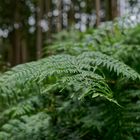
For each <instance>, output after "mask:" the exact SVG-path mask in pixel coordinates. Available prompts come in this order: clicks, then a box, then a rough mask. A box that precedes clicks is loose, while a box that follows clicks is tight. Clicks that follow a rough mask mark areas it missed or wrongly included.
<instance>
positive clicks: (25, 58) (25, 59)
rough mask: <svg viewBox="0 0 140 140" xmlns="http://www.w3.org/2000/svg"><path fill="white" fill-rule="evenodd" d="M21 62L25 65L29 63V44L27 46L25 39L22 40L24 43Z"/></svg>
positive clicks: (22, 44)
mask: <svg viewBox="0 0 140 140" xmlns="http://www.w3.org/2000/svg"><path fill="white" fill-rule="evenodd" d="M21 61H22V63H25V62H27V61H28V55H27V44H26V40H25V39H22V42H21Z"/></svg>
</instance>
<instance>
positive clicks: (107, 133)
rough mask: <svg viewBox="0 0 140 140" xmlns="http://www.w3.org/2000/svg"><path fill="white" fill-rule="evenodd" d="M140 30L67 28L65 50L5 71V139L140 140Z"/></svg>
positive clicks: (0, 127) (1, 116)
mask: <svg viewBox="0 0 140 140" xmlns="http://www.w3.org/2000/svg"><path fill="white" fill-rule="evenodd" d="M139 29H140V27H139V26H136V27H133V28H130V29H128V28H125V29H122V28H121V27H120V26H119V25H117V24H116V23H115V24H114V25H113V24H112V26H107V27H106V28H105V27H104V26H102V27H100V28H99V29H96V30H92V29H90V30H88V31H87V32H85V33H78V32H76V33H75V32H73V33H70V34H66V32H63V33H62V34H61V35H62V40H63V43H59V42H61V41H62V40H61V35H60V36H59V37H60V38H59V37H58V38H59V40H57V43H54V44H53V45H51V47H52V48H51V49H48V50H47V54H58V53H61V54H58V55H53V56H50V57H47V58H44V59H41V60H39V61H36V62H30V63H26V64H22V65H18V66H16V67H14V68H12V69H11V70H9V71H7V72H5V73H4V74H2V76H1V77H0V120H1V121H0V139H1V140H7V139H8V140H9V139H10V140H18V139H20V140H31V139H32V140H59V139H63V140H86V139H91V140H99V139H101V140H110V139H111V140H130V139H131V140H139V136H140V75H139V73H140V68H139V65H140V63H139V62H140V49H139V48H140V46H139V40H140V36H139ZM73 34H76V37H74V35H73ZM64 38H65V39H64ZM133 39H134V40H133ZM64 40H65V41H64ZM64 53H65V54H64Z"/></svg>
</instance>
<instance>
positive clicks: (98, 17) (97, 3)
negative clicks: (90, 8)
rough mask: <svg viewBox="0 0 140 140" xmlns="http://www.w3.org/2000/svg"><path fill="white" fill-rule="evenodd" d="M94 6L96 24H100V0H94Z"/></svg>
mask: <svg viewBox="0 0 140 140" xmlns="http://www.w3.org/2000/svg"><path fill="white" fill-rule="evenodd" d="M95 7H96V26H99V24H100V0H95Z"/></svg>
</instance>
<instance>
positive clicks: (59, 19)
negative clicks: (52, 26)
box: [56, 0, 62, 32]
mask: <svg viewBox="0 0 140 140" xmlns="http://www.w3.org/2000/svg"><path fill="white" fill-rule="evenodd" d="M61 8H62V0H57V10H58V16H57V21H56V29H57V32H60V31H61V29H62V13H61V12H62V11H61Z"/></svg>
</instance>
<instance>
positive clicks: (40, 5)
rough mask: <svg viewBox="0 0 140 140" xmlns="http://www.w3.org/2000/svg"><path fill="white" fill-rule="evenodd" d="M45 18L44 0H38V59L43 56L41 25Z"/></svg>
mask: <svg viewBox="0 0 140 140" xmlns="http://www.w3.org/2000/svg"><path fill="white" fill-rule="evenodd" d="M42 18H43V0H38V5H37V37H36V41H37V42H36V52H37V54H36V55H37V56H36V57H37V59H39V58H41V56H42V45H43V44H42V38H43V36H42V28H41V26H40V23H41V20H42Z"/></svg>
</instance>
